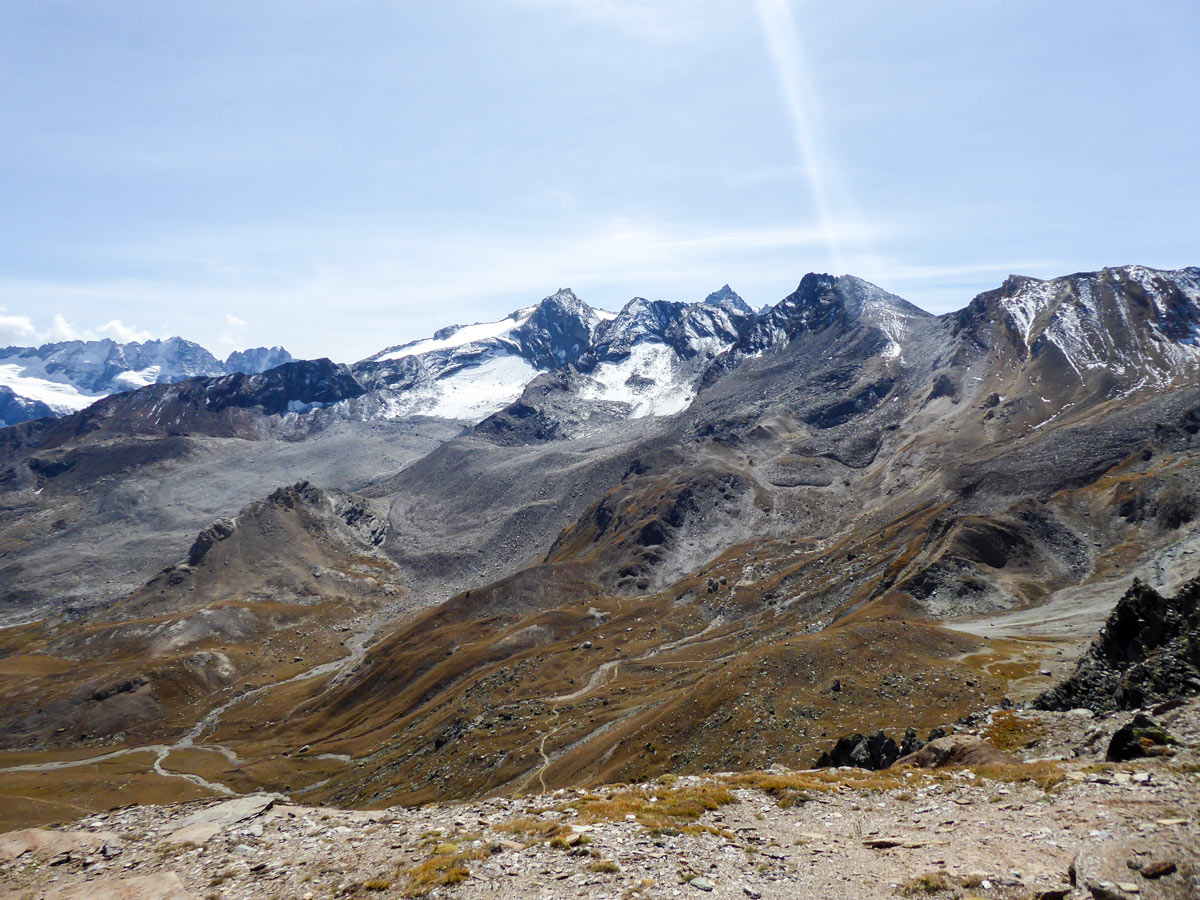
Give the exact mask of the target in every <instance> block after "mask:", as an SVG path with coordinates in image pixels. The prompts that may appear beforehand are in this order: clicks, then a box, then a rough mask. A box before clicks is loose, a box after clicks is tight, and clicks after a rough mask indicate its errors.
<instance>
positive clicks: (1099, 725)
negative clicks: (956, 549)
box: [0, 700, 1200, 900]
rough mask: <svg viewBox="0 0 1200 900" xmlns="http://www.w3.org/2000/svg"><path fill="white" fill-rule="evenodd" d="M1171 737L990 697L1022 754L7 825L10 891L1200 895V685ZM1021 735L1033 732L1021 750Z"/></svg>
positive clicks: (53, 895) (1121, 720)
mask: <svg viewBox="0 0 1200 900" xmlns="http://www.w3.org/2000/svg"><path fill="white" fill-rule="evenodd" d="M1155 717H1156V720H1157V721H1158V722H1159V723H1160V724H1161V725H1163V726H1165V728H1166V729H1167V730H1168V731H1169V732H1170V734H1171V736H1172V737H1173V738H1174V739H1175V740H1176V741H1178V743H1177V744H1174V745H1172V746H1169V747H1168V748H1167V749H1166V750H1163V749H1161V748H1160V749H1151V752H1152V753H1154V754H1162V755H1151V756H1148V757H1145V758H1140V759H1136V760H1132V761H1129V762H1124V763H1109V762H1105V761H1104V756H1105V753H1106V750H1107V748H1108V744H1109V740H1110V738H1111V736H1112V734H1113V733H1115V731H1116V730H1117V729H1118V727H1120V726H1121V725H1123V724H1125V723H1126V721H1127V720H1128V719H1129V713H1119V714H1114V715H1111V716H1107V717H1102V718H1093V717H1092V715H1091V714H1090V713H1088V712H1086V711H1083V710H1076V711H1073V712H1068V713H1053V712H1035V711H1020V712H1015V713H1014V712H1007V711H1006V712H1001V711H994V712H993V713H992V714H990V715H989V716H987V717H982V718H980V720H979V721H978V722H977V723H976V724H975V725H974V726H972V727H970V728H965V729H963V732H962V733H966V732H975V733H977V734H978V735H980V736H981V737H983V738H985V739H987V740H989V741H991V742H992V743H994V744H996V745H998V746H1001V747H1005V746H1008V747H1015V746H1018V745H1019V746H1022V747H1024V748H1025V749H1024V750H1023V751H1022V752H1021V753H1020V756H1021V757H1023V758H1021V759H1019V760H1015V761H1011V762H992V763H989V764H983V765H977V766H974V767H959V768H944V769H935V770H928V769H913V768H909V767H897V768H892V769H888V770H886V771H882V772H872V771H865V770H859V769H846V768H842V769H829V770H819V771H801V772H794V771H785V770H770V771H766V772H750V773H736V774H735V773H724V774H716V775H712V776H707V777H681V778H672V777H670V776H668V777H665V778H663V779H659V780H658V781H656V782H653V783H648V784H643V785H614V786H611V787H609V788H605V789H600V790H596V791H591V792H583V791H556V792H554V793H552V794H548V795H540V796H531V797H525V798H520V799H502V798H497V799H492V800H486V801H482V802H478V803H472V804H446V805H430V806H426V807H424V808H421V809H403V808H392V809H384V810H375V811H357V810H340V809H330V808H315V807H307V806H301V805H298V804H295V803H292V802H289V801H286V800H284V799H282V798H278V797H272V796H268V795H254V796H248V797H240V798H237V799H234V800H229V801H224V802H214V801H200V802H194V803H186V804H178V805H173V806H135V807H129V808H125V809H118V810H114V811H112V812H109V813H107V814H100V815H95V816H91V817H88V818H85V819H82V820H80V821H78V822H75V823H73V824H71V825H69V826H62V827H54V828H51V829H33V830H26V831H20V832H11V833H9V834H6V835H0V885H3V887H2V888H0V892H2V894H3V896H5V897H16V898H29V900H34V898H39V900H40V898H46V900H68V898H80V900H82V898H89V900H104V898H138V900H146V898H154V900H183V898H197V900H198V898H213V900H217V898H220V900H225V898H229V900H234V898H281V900H282V898H296V900H305V898H309V900H315V898H330V897H345V896H361V897H381V898H386V897H413V896H424V895H428V896H440V897H455V898H463V900H468V898H495V897H512V898H541V897H546V898H550V897H553V898H566V897H579V898H583V897H586V898H590V900H601V898H623V900H634V898H655V897H696V898H697V900H699V898H701V897H702V896H704V895H711V896H713V897H714V898H716V897H725V898H751V900H754V898H760V897H761V898H793V897H841V898H884V897H896V896H907V897H912V896H921V895H924V896H939V897H945V898H950V897H958V898H968V897H977V898H1004V900H1009V898H1012V900H1015V898H1022V900H1024V898H1030V897H1037V898H1067V897H1078V898H1087V897H1089V896H1091V897H1095V898H1098V900H1113V898H1122V897H1124V898H1137V897H1140V898H1146V900H1158V898H1171V900H1185V898H1189V900H1194V898H1196V897H1200V829H1198V826H1197V823H1198V822H1200V700H1193V701H1191V702H1189V703H1187V704H1184V705H1182V706H1176V707H1175V708H1174V709H1170V710H1162V709H1161V708H1160V710H1159V711H1158V713H1157V714H1156V716H1155ZM1027 745H1028V746H1027Z"/></svg>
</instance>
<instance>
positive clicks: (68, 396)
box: [0, 356, 106, 415]
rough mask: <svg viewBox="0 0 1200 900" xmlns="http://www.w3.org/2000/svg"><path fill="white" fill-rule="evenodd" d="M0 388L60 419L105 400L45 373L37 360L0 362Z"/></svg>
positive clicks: (40, 362) (29, 358) (1, 360)
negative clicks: (1, 386)
mask: <svg viewBox="0 0 1200 900" xmlns="http://www.w3.org/2000/svg"><path fill="white" fill-rule="evenodd" d="M0 385H3V386H5V387H7V388H10V389H11V390H12V392H13V393H14V394H16V395H17V396H18V397H23V398H25V399H26V400H33V401H36V402H38V403H45V404H46V405H47V406H48V407H50V408H51V409H52V410H54V412H55V413H57V414H59V415H69V414H70V413H73V412H78V411H79V410H81V409H86V408H87V407H89V406H91V405H92V404H93V403H95V402H96V401H97V400H99V399H100V398H102V397H104V396H106V395H105V394H103V393H93V392H89V391H82V390H80V389H79V388H78V387H76V386H75V385H73V384H71V382H69V381H68V380H67V379H66V378H65V377H64V376H63V375H60V374H57V373H55V374H51V373H48V372H47V371H46V369H45V367H44V366H43V365H42V361H41V360H40V359H38V358H37V357H36V356H33V357H8V358H5V359H0Z"/></svg>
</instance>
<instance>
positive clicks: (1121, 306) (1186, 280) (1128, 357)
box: [972, 266, 1200, 384]
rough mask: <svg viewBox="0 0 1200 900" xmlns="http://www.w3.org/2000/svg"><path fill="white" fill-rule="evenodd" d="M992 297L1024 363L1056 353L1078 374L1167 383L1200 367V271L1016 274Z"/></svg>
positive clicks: (1128, 269) (1122, 269) (1133, 268)
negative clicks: (1046, 276) (1128, 376)
mask: <svg viewBox="0 0 1200 900" xmlns="http://www.w3.org/2000/svg"><path fill="white" fill-rule="evenodd" d="M992 297H994V298H995V300H994V302H995V307H994V309H995V313H994V315H996V317H997V319H998V320H999V321H1000V322H1002V323H1004V324H1005V325H1006V326H1007V328H1008V333H1009V335H1010V339H1011V340H1013V342H1014V343H1015V344H1016V346H1017V348H1018V352H1019V353H1020V354H1021V355H1022V356H1023V357H1027V358H1037V357H1043V356H1044V355H1045V354H1046V353H1047V352H1050V351H1053V352H1054V353H1056V354H1057V355H1056V356H1055V358H1057V359H1061V360H1062V362H1063V363H1065V367H1066V368H1067V370H1069V371H1071V372H1073V373H1074V377H1076V378H1078V379H1079V380H1084V379H1085V377H1086V375H1087V373H1088V372H1089V371H1092V370H1096V371H1103V372H1105V373H1108V375H1109V376H1111V377H1116V378H1117V379H1118V380H1124V379H1123V376H1125V375H1126V374H1131V375H1133V374H1134V373H1136V375H1135V378H1134V380H1135V381H1137V382H1138V383H1145V384H1167V383H1169V382H1171V381H1172V380H1173V379H1174V377H1175V376H1176V375H1177V374H1178V372H1179V371H1180V369H1181V368H1184V367H1191V366H1195V365H1198V364H1200V269H1196V268H1190V269H1178V270H1174V271H1169V270H1159V269H1149V268H1146V267H1144V266H1122V267H1119V268H1114V269H1102V270H1101V271H1099V272H1080V273H1076V274H1074V275H1067V276H1064V277H1062V278H1053V279H1049V280H1041V279H1038V278H1030V277H1027V276H1017V275H1011V276H1009V278H1008V279H1007V280H1006V281H1005V282H1004V285H1003V286H1002V287H1001V288H1000V290H999V291H997V292H993V293H991V294H984V295H981V296H980V298H977V299H976V301H975V302H973V303H972V308H976V307H978V306H979V304H980V303H981V302H983V303H984V304H985V307H983V308H986V304H987V303H988V302H989V298H992Z"/></svg>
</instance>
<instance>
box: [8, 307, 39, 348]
mask: <svg viewBox="0 0 1200 900" xmlns="http://www.w3.org/2000/svg"><path fill="white" fill-rule="evenodd" d="M36 335H37V329H36V328H34V327H33V320H32V319H30V318H29V316H5V315H0V346H13V345H20V344H25V343H27V342H28V341H30V340H31V339H33V338H34V337H35V336H36Z"/></svg>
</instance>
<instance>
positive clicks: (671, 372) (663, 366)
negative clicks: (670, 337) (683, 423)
mask: <svg viewBox="0 0 1200 900" xmlns="http://www.w3.org/2000/svg"><path fill="white" fill-rule="evenodd" d="M676 359H677V358H676V356H675V353H674V351H673V350H671V349H670V348H669V347H665V346H663V345H662V344H650V343H642V344H635V345H634V346H633V347H632V349H631V350H630V351H629V356H627V357H626V358H625V359H622V360H620V361H615V362H603V363H600V365H598V366H597V367H596V370H595V371H594V372H592V373H591V380H590V382H588V383H587V384H586V385H585V386H584V387H583V388H582V389H581V390H580V392H579V395H580V397H582V398H583V399H584V400H612V401H619V402H622V403H628V404H629V405H630V406H631V407H632V411H631V412H630V415H629V417H630V418H631V419H641V418H644V417H645V416H673V415H675V413H677V412H681V411H682V410H684V409H686V408H687V407H688V404H690V403H691V402H692V400H693V399H694V398H695V396H696V394H695V390H694V389H693V387H692V385H691V383H690V381H688V380H687V379H686V378H684V377H682V375H681V373H680V371H679V367H678V365H677V362H676Z"/></svg>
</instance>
